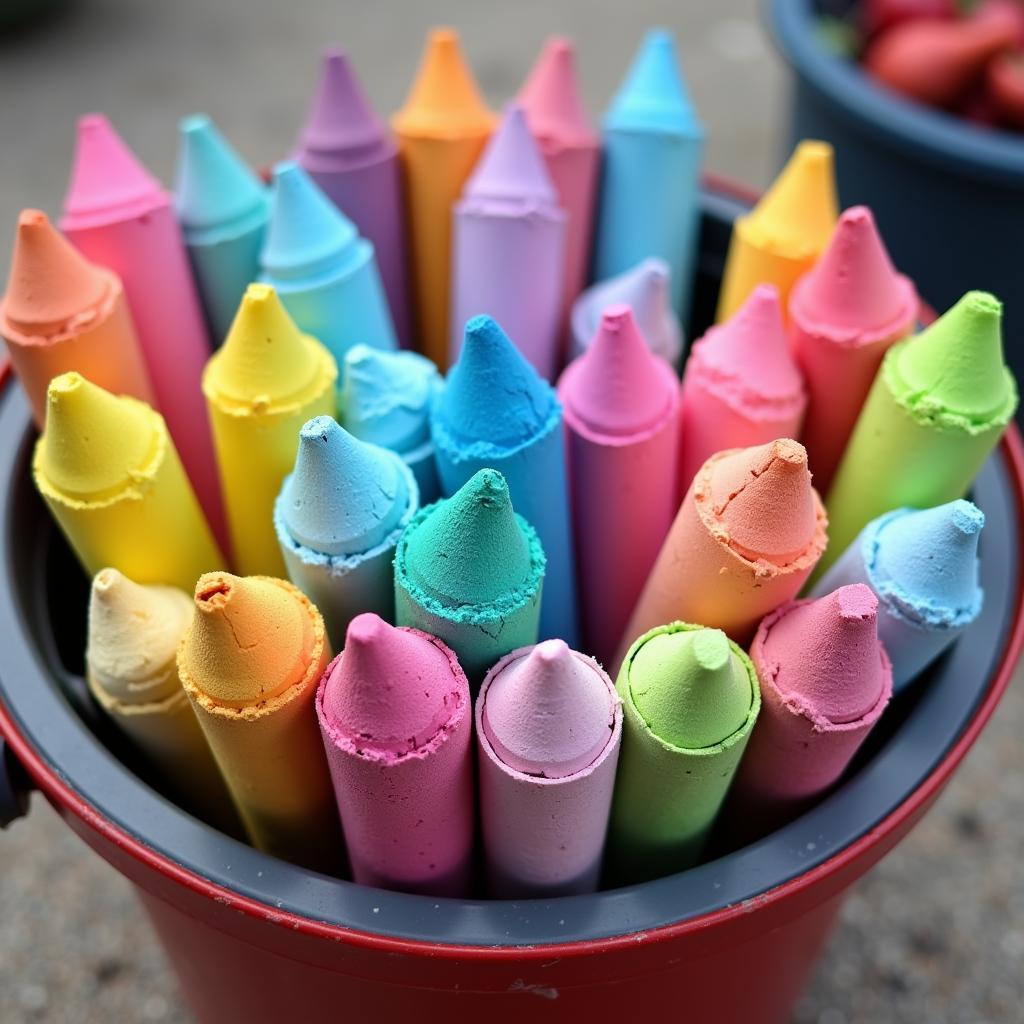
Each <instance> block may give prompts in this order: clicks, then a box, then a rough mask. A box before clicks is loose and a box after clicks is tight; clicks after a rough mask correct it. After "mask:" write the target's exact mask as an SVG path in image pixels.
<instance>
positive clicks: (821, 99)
mask: <svg viewBox="0 0 1024 1024" xmlns="http://www.w3.org/2000/svg"><path fill="white" fill-rule="evenodd" d="M852 6H853V3H852V0H827V2H825V0H765V5H764V13H765V18H766V21H767V23H768V27H769V30H770V31H771V33H772V36H773V37H774V39H775V43H776V45H777V47H778V49H779V51H780V53H781V54H782V56H783V58H784V59H785V60H786V62H787V63H788V64H789V66H790V68H791V69H792V71H793V89H792V104H791V116H790V122H789V136H788V138H789V143H788V144H787V148H786V153H787V154H788V152H789V150H790V149H791V148H792V144H795V142H796V141H797V140H799V139H804V138H813V139H825V140H827V141H828V142H831V143H832V145H833V146H834V147H835V150H836V178H837V183H838V187H839V198H840V200H841V202H842V205H843V206H844V207H846V206H853V205H855V204H857V203H864V204H866V205H868V206H870V207H871V209H872V211H873V212H874V214H875V217H876V219H877V220H878V223H879V224H881V225H883V227H884V231H885V244H886V246H887V247H888V249H889V252H890V253H891V255H892V258H893V261H894V262H895V264H896V266H897V267H898V268H899V269H900V270H901V271H903V272H904V273H906V274H909V275H910V276H911V277H912V278H913V279H914V280H915V282H916V283H917V286H918V289H919V291H920V293H921V294H922V295H926V296H927V297H928V301H929V302H931V303H932V304H933V305H934V306H935V307H936V308H938V309H946V308H948V307H949V306H951V305H953V303H954V302H956V300H957V299H959V298H960V297H961V295H963V293H964V292H965V291H967V290H968V289H969V288H982V289H984V290H986V291H990V292H993V293H995V294H996V295H998V296H1000V297H1003V298H1009V297H1010V296H1014V295H1016V294H1017V292H1018V286H1019V276H1020V255H1019V248H1018V247H1019V239H1020V238H1021V237H1024V135H1014V134H1011V133H1009V132H1002V131H996V130H992V129H988V128H984V127H981V126H978V125H974V124H971V123H970V122H969V121H965V120H962V119H961V118H959V117H957V116H956V115H954V114H948V113H945V112H944V111H941V110H936V109H933V108H931V107H927V106H924V105H923V104H920V103H915V102H913V101H911V100H909V99H905V98H903V97H901V96H899V95H897V94H896V93H894V92H891V91H890V90H887V89H885V88H883V87H882V86H880V85H878V84H876V83H875V82H874V80H873V79H871V78H870V77H869V76H868V75H867V73H866V72H864V71H862V70H861V68H860V67H859V65H857V64H856V63H855V62H853V61H852V60H848V59H846V58H843V57H840V56H838V55H836V54H834V53H833V52H831V51H830V50H829V49H827V48H826V46H825V45H824V44H823V42H822V40H821V37H820V35H819V33H818V31H817V22H816V19H817V15H818V13H819V12H820V11H823V10H827V11H828V12H830V13H832V14H835V13H837V12H838V13H840V14H841V13H844V12H845V11H846V10H848V9H849V8H851V7H852ZM1012 306H1013V304H1012V303H1011V306H1010V307H1008V308H1007V311H1006V320H1005V324H1004V329H1005V331H1006V339H1007V345H1006V352H1007V358H1008V361H1009V363H1010V365H1011V366H1012V367H1013V370H1014V372H1015V373H1016V375H1017V377H1018V379H1022V378H1024V314H1022V312H1021V311H1020V310H1019V309H1016V308H1011V307H1012ZM1019 415H1024V411H1021V412H1020V413H1019Z"/></svg>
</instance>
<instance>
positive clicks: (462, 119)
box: [391, 28, 495, 370]
mask: <svg viewBox="0 0 1024 1024" xmlns="http://www.w3.org/2000/svg"><path fill="white" fill-rule="evenodd" d="M494 121H495V118H494V115H493V114H492V113H491V112H490V110H488V109H487V105H486V104H485V103H484V100H483V97H482V96H481V95H480V92H479V90H478V89H477V85H476V82H474V81H473V75H472V73H471V72H470V70H469V67H468V65H467V64H466V62H465V59H464V58H463V56H462V50H461V48H460V46H459V37H458V34H457V33H456V32H455V31H454V30H452V29H448V28H438V29H434V30H433V31H431V32H430V34H429V35H428V36H427V44H426V49H425V50H424V53H423V58H422V61H421V62H420V66H419V70H418V71H417V72H416V78H415V80H414V81H413V84H412V88H411V89H410V90H409V95H408V96H407V97H406V100H405V106H403V107H402V109H401V110H399V111H398V113H396V114H395V115H394V117H393V118H392V119H391V127H392V129H393V130H394V132H395V136H396V137H397V139H398V154H399V158H400V160H401V163H402V171H403V179H404V183H405V197H406V202H407V204H408V206H407V213H408V218H409V255H410V259H411V267H412V282H413V294H414V297H415V305H416V323H417V329H418V331H419V344H418V346H417V347H418V348H419V350H420V351H421V352H422V353H423V354H424V355H425V356H428V357H429V358H430V359H432V360H433V361H434V362H435V363H437V365H438V366H439V367H440V368H441V369H442V370H444V369H445V368H446V367H447V365H448V331H449V326H448V320H449V306H450V302H451V277H450V267H451V259H452V252H451V248H452V246H451V241H452V222H451V220H452V218H451V212H452V206H453V205H454V204H455V203H456V202H457V200H458V198H459V196H460V194H461V193H462V186H463V185H464V184H465V182H466V179H467V178H468V177H469V175H470V172H471V171H472V170H473V166H474V165H475V164H476V161H477V158H478V157H479V156H480V153H481V152H482V150H483V148H484V143H485V142H486V141H487V138H488V136H490V134H491V131H492V130H493V128H494Z"/></svg>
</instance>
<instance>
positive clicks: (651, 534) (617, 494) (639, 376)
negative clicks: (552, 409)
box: [558, 305, 679, 664]
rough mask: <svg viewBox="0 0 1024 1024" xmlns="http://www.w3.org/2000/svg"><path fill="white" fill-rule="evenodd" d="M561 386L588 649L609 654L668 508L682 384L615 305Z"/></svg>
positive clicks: (603, 658) (604, 658) (603, 657)
mask: <svg viewBox="0 0 1024 1024" xmlns="http://www.w3.org/2000/svg"><path fill="white" fill-rule="evenodd" d="M558 395H559V398H560V399H561V401H562V405H563V407H564V412H565V423H566V429H567V431H568V468H569V486H570V495H571V503H572V515H573V528H574V531H575V538H576V552H577V565H578V566H579V569H578V572H577V575H578V579H579V588H578V590H579V595H580V608H581V613H582V614H581V618H582V626H583V635H584V639H585V649H586V651H587V652H588V653H590V654H593V655H594V657H596V658H597V659H598V661H600V662H601V663H602V664H609V663H610V662H611V659H612V657H613V655H614V654H615V650H616V647H617V646H618V643H619V641H620V640H621V639H622V637H623V633H624V631H625V628H626V625H627V623H628V621H629V617H630V613H631V612H632V610H633V606H634V604H635V603H636V600H637V598H638V597H639V595H640V592H641V590H642V589H643V586H644V582H645V581H646V579H647V575H648V573H649V572H650V569H651V566H652V565H653V564H654V561H655V559H656V558H657V556H658V551H659V549H660V548H661V542H662V541H663V540H664V538H665V534H666V533H667V532H668V528H669V526H670V525H671V523H672V518H673V516H674V515H675V511H676V505H677V497H676V474H677V468H678V464H679V384H678V382H677V379H676V375H675V373H674V372H673V370H672V367H671V366H669V364H668V363H667V362H666V361H665V360H664V359H662V358H661V357H660V356H656V355H654V353H652V352H651V350H650V349H649V348H648V347H647V344H646V343H645V342H644V339H643V338H642V337H641V335H640V332H639V331H638V330H637V327H636V322H635V321H634V319H633V314H632V313H631V312H630V309H629V307H628V306H624V305H615V306H610V307H609V308H608V309H607V310H605V312H604V315H603V316H602V318H601V325H600V327H599V328H598V332H597V335H596V336H595V338H594V342H593V344H592V345H591V346H590V347H589V348H588V349H587V350H586V352H584V353H583V355H581V356H580V357H579V358H578V359H575V360H574V361H573V362H572V363H570V364H569V366H568V367H567V368H566V370H565V372H564V373H563V374H562V376H561V379H560V380H559V383H558Z"/></svg>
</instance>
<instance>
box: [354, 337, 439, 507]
mask: <svg viewBox="0 0 1024 1024" xmlns="http://www.w3.org/2000/svg"><path fill="white" fill-rule="evenodd" d="M340 369H341V377H342V379H341V392H340V395H339V401H338V406H339V419H340V420H341V424H342V426H343V427H344V428H345V429H346V430H347V431H349V432H350V433H351V434H352V435H354V436H355V437H358V438H359V439H360V440H363V441H370V442H372V443H373V444H379V445H381V446H382V447H384V448H390V449H391V450H392V451H393V452H397V453H398V454H399V455H401V456H402V458H403V459H405V461H406V464H407V465H408V466H409V468H410V469H411V470H412V471H413V474H414V475H415V477H416V483H417V484H418V485H419V489H420V504H422V505H429V504H430V503H431V502H432V501H436V500H437V499H438V498H440V497H441V484H440V481H439V480H438V475H437V464H436V461H435V459H434V442H433V439H432V437H431V433H430V410H431V407H432V405H433V402H434V398H435V396H436V395H437V393H438V392H439V391H440V390H441V388H442V383H443V382H442V380H441V374H440V373H438V372H437V367H436V366H435V365H434V363H433V362H432V361H431V360H430V359H427V358H426V357H425V356H421V355H419V354H418V353H416V352H408V351H400V352H385V351H383V350H381V349H376V348H370V347H369V346H368V345H353V346H352V348H350V349H349V350H348V352H347V353H346V354H345V361H344V362H343V363H342V365H341V367H340Z"/></svg>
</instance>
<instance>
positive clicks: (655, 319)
mask: <svg viewBox="0 0 1024 1024" xmlns="http://www.w3.org/2000/svg"><path fill="white" fill-rule="evenodd" d="M668 276H669V269H668V264H667V263H666V262H665V261H664V260H661V259H658V258H657V257H656V256H649V257H648V258H647V259H644V260H641V261H640V262H639V263H637V264H636V266H633V267H630V268H629V269H628V270H624V271H623V272H622V273H621V274H616V276H615V277H609V278H608V279H607V280H606V281H598V282H597V284H593V285H591V286H590V287H589V288H588V289H587V290H586V291H585V292H583V294H582V295H580V297H579V298H578V299H577V300H576V302H575V303H574V304H573V308H572V322H571V326H572V337H571V340H570V345H571V350H570V356H571V357H572V358H573V359H575V358H576V357H577V356H580V355H582V354H583V352H584V351H585V350H586V349H587V348H588V347H589V346H590V343H591V342H592V341H593V340H594V337H595V336H596V334H597V329H598V327H599V326H600V324H601V315H602V314H603V313H604V311H605V310H606V309H608V307H609V306H617V305H620V304H624V305H626V306H629V308H630V309H631V310H632V311H633V318H634V319H635V320H636V325H637V328H638V329H639V331H640V333H641V335H643V339H644V341H646V342H647V345H648V347H649V348H650V350H651V351H652V352H653V353H654V354H655V355H659V356H661V358H662V359H664V360H665V361H666V362H668V363H671V364H672V366H673V367H674V368H676V369H678V368H679V364H680V362H681V361H682V358H683V329H682V327H681V326H680V323H679V317H678V316H677V315H676V312H675V310H674V309H673V308H672V304H671V300H670V297H669V287H668Z"/></svg>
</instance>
